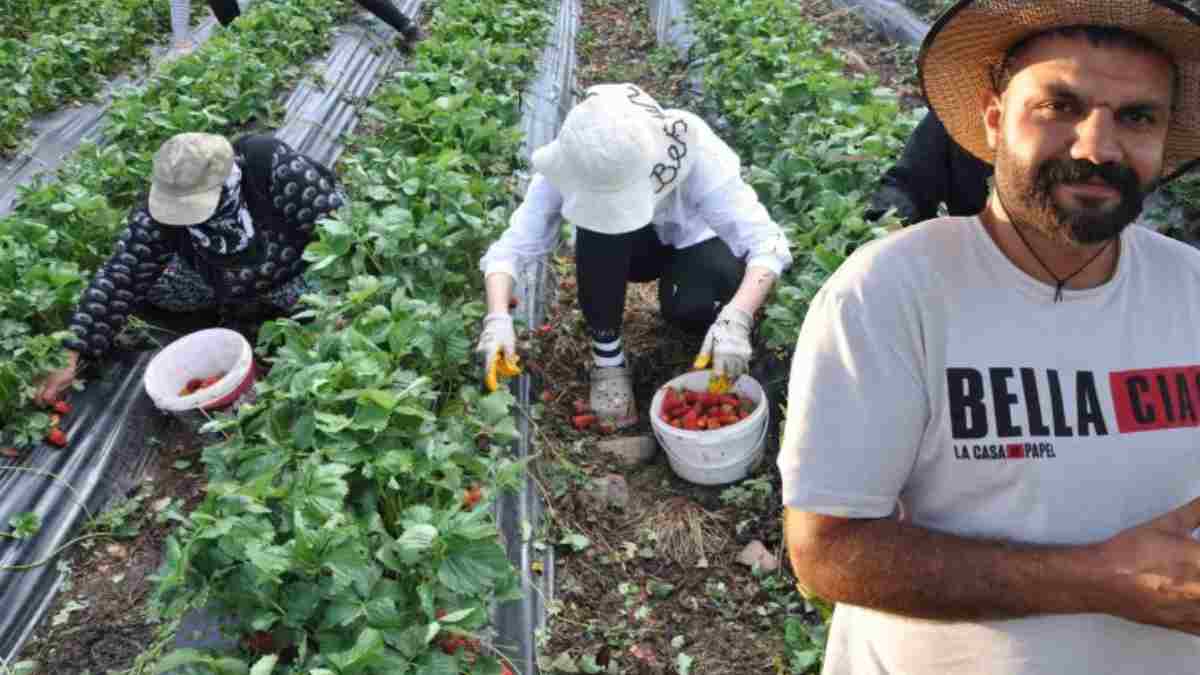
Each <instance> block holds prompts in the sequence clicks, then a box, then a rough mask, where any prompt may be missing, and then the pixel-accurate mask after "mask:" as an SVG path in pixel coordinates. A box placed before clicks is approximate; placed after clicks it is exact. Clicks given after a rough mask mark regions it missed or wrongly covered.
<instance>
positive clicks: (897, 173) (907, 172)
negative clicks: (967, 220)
mask: <svg viewBox="0 0 1200 675" xmlns="http://www.w3.org/2000/svg"><path fill="white" fill-rule="evenodd" d="M991 177H992V166H991V165H990V164H988V163H987V162H984V161H983V160H981V159H979V158H978V157H975V156H974V155H972V154H971V153H969V152H967V151H966V150H963V149H962V148H961V147H959V145H958V144H957V143H955V142H954V141H953V140H952V139H951V138H950V135H949V134H948V133H946V127H944V126H942V122H941V120H939V119H938V118H937V115H935V114H934V113H933V112H930V113H929V114H927V115H925V119H923V120H921V123H920V124H918V125H917V128H916V129H914V130H913V133H912V135H911V136H909V137H908V142H906V143H905V144H904V154H902V155H901V156H900V159H899V160H898V161H897V162H896V163H895V164H894V165H892V167H891V168H889V169H888V170H887V171H885V172H884V174H883V176H881V177H880V179H879V187H878V188H877V189H876V190H875V193H874V194H872V195H871V205H870V207H869V208H868V209H867V212H866V214H865V216H866V218H867V220H879V219H880V218H882V217H883V214H885V213H887V211H888V209H891V208H894V209H896V217H897V218H899V219H900V222H902V223H903V224H904V225H906V226H907V225H913V224H916V223H919V222H922V221H925V220H931V219H933V218H937V217H938V207H940V206H941V205H942V204H945V205H946V211H947V212H948V214H949V215H951V216H973V215H975V214H976V213H979V212H980V211H982V210H983V205H984V203H986V202H987V196H988V179H989V178H991Z"/></svg>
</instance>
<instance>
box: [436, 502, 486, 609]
mask: <svg viewBox="0 0 1200 675" xmlns="http://www.w3.org/2000/svg"><path fill="white" fill-rule="evenodd" d="M482 498H483V490H482V489H480V487H479V486H478V485H472V486H471V487H469V488H467V489H466V490H464V491H463V498H462V505H463V508H464V509H466V510H468V511H470V510H471V509H473V508H475V505H476V504H478V503H479V500H480V499H482ZM438 618H439V619H440V618H442V617H440V616H439V617H438Z"/></svg>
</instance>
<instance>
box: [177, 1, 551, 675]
mask: <svg viewBox="0 0 1200 675" xmlns="http://www.w3.org/2000/svg"><path fill="white" fill-rule="evenodd" d="M547 23H548V20H547V17H546V15H545V12H544V8H543V7H542V5H541V3H540V2H536V1H534V0H486V1H482V2H480V1H474V0H446V1H445V2H442V3H439V5H438V6H437V7H436V9H435V10H434V17H433V22H432V26H433V30H432V35H431V38H430V40H429V41H427V42H426V43H423V44H422V46H421V47H420V48H419V49H418V50H417V53H416V55H415V57H414V59H413V60H412V62H411V63H410V64H409V67H408V69H407V70H400V71H397V72H395V73H392V74H391V75H390V76H389V78H388V80H387V81H385V82H384V83H383V84H382V85H381V86H380V87H379V88H378V89H377V91H376V92H375V94H374V95H373V96H372V97H371V99H370V101H369V102H368V105H369V108H368V109H367V112H366V117H367V118H368V119H373V120H380V121H385V122H386V123H387V124H386V125H382V126H381V128H378V129H376V130H374V132H373V133H371V134H369V135H364V136H361V137H357V138H355V139H353V141H352V143H351V146H350V148H349V149H348V150H349V151H348V153H347V155H346V156H345V157H344V158H343V160H342V162H341V164H342V166H341V174H342V178H343V181H344V182H345V185H346V187H347V190H348V192H349V194H350V197H351V206H350V207H349V208H347V209H343V212H342V213H340V214H339V217H338V218H337V219H331V220H326V221H323V222H322V223H321V224H320V226H319V228H318V240H317V241H315V242H313V243H312V244H310V245H309V247H308V248H307V250H306V252H305V258H306V259H307V260H308V261H309V262H310V263H311V267H310V270H309V274H310V275H311V277H312V278H313V279H314V280H316V281H317V282H318V285H319V288H320V289H321V291H320V292H319V293H313V294H310V295H307V296H305V297H304V298H303V300H302V302H303V303H304V311H303V312H301V313H300V314H299V315H298V316H296V317H294V318H293V319H286V320H279V321H274V322H270V323H268V324H266V325H265V326H264V327H263V328H262V331H261V332H260V335H259V345H258V348H259V350H260V351H261V352H266V353H269V354H270V356H269V357H267V359H268V361H269V362H270V364H271V369H270V372H269V374H268V376H267V378H266V379H265V380H264V381H263V382H260V383H259V385H258V386H257V390H256V394H257V397H256V401H255V403H254V404H252V405H249V406H243V407H242V408H241V409H240V410H239V411H238V413H237V414H236V415H226V416H222V417H219V418H218V420H217V421H216V422H214V423H213V424H212V427H213V428H214V429H221V430H223V431H224V432H225V433H226V434H228V436H229V440H228V441H226V442H224V443H221V444H219V445H215V446H212V447H210V448H208V449H206V450H205V452H204V462H205V464H206V465H207V467H208V473H209V481H210V482H209V485H210V487H209V495H208V498H207V499H206V500H205V501H204V502H203V503H202V504H201V505H200V507H199V508H198V509H197V510H196V511H195V512H193V513H192V514H191V516H190V517H189V518H188V522H187V523H186V525H185V526H184V527H183V528H182V529H181V530H180V531H178V532H177V533H176V535H175V536H173V537H172V538H171V539H170V541H169V542H168V546H167V554H166V561H165V563H164V565H163V567H162V570H161V571H160V585H159V588H158V591H157V595H156V601H157V603H158V606H159V607H160V609H161V611H163V612H164V613H165V614H166V615H167V616H179V615H180V614H181V613H182V612H183V611H185V610H186V609H187V608H188V607H190V606H193V605H195V604H197V603H199V602H213V603H215V604H216V606H217V607H218V608H219V609H221V610H222V611H223V612H225V613H227V614H228V615H229V616H230V617H231V618H232V620H233V621H234V622H235V626H234V630H235V631H237V632H238V633H240V635H241V636H242V638H243V640H242V644H243V645H248V646H251V647H253V645H258V646H260V647H262V646H264V645H269V650H274V651H275V653H278V654H284V655H286V656H285V657H284V659H283V661H284V662H281V663H280V664H279V665H280V666H283V668H284V672H288V673H308V672H329V673H333V672H337V673H389V674H392V673H397V674H398V673H433V672H437V673H462V672H471V673H488V674H494V675H499V674H500V673H502V672H505V669H506V668H507V666H506V665H505V664H504V663H503V660H502V659H501V658H499V656H498V654H497V652H496V651H495V649H494V647H491V646H489V645H490V641H489V640H488V637H489V633H488V617H489V615H490V610H491V607H492V605H493V604H494V603H496V602H499V601H503V600H506V599H511V598H516V597H518V593H519V586H518V584H517V578H516V573H515V571H514V570H513V569H512V567H511V565H510V563H509V561H508V558H507V556H506V554H505V550H504V547H503V546H502V545H501V542H500V540H499V533H498V531H497V529H496V526H495V523H494V521H493V516H492V509H491V506H492V505H493V503H494V500H495V498H496V496H497V494H498V491H499V490H503V489H513V488H516V487H517V486H518V485H520V481H521V480H522V476H523V464H522V463H521V462H519V461H516V460H514V459H512V458H510V457H508V456H507V452H506V450H505V448H506V447H507V446H508V445H509V444H511V443H513V442H514V441H515V440H516V439H517V438H518V436H519V434H518V432H517V427H516V424H515V421H514V420H513V418H512V416H511V412H510V408H511V407H512V405H513V404H514V403H515V401H514V399H513V397H512V396H511V395H510V394H509V393H508V392H507V391H505V390H503V389H501V390H500V391H497V392H495V393H492V394H487V395H484V394H482V393H481V392H480V387H479V383H478V373H477V371H476V369H475V368H474V367H473V355H472V353H471V349H472V337H473V335H472V331H473V329H474V327H475V326H476V325H477V324H478V321H479V319H480V317H481V316H482V314H483V305H482V302H481V301H480V298H481V297H482V293H483V289H482V280H481V279H480V275H479V273H478V271H477V268H476V265H477V261H478V258H479V256H480V255H481V254H482V253H483V251H484V249H485V247H486V246H487V244H488V243H490V241H491V240H493V239H494V238H495V237H496V236H497V235H498V234H499V232H500V231H501V230H502V229H503V227H504V226H505V224H506V216H507V214H508V213H509V212H511V210H512V208H513V206H514V203H513V198H512V197H511V195H510V193H509V191H508V189H507V181H508V179H509V177H510V176H511V175H512V173H513V171H514V170H515V169H516V168H517V166H518V160H517V158H518V153H519V149H520V144H519V141H520V137H519V133H518V132H517V130H516V129H517V123H518V121H519V107H520V106H519V100H518V98H517V96H516V94H515V93H514V92H518V91H520V90H521V89H522V87H523V85H524V83H525V82H526V80H527V78H528V77H529V74H530V72H531V71H532V70H533V61H534V59H535V57H536V56H537V54H538V50H537V49H536V48H535V45H537V44H539V43H540V42H541V35H542V34H543V32H544V30H545V28H546V26H547ZM464 148H471V149H472V151H471V152H466V151H464ZM267 636H269V639H267ZM248 652H249V654H248V656H247V658H246V659H245V660H244V661H242V662H240V663H241V667H242V668H246V667H248V665H249V664H250V663H252V662H254V659H255V658H256V657H257V656H256V655H257V652H256V651H255V649H248ZM215 658H216V657H215V656H212V655H206V654H201V653H198V652H176V653H175V654H172V655H169V656H168V657H167V659H164V661H163V662H162V663H160V667H162V666H163V665H164V664H167V663H170V664H179V663H183V662H187V663H190V664H193V665H194V666H196V667H200V668H207V671H206V672H219V671H218V670H216V666H215V665H214V664H213V661H212V660H213V659H215ZM206 659H207V661H206Z"/></svg>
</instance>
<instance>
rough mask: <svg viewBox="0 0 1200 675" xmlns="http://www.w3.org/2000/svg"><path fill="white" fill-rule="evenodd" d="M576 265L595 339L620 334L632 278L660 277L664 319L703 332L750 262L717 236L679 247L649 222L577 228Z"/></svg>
mask: <svg viewBox="0 0 1200 675" xmlns="http://www.w3.org/2000/svg"><path fill="white" fill-rule="evenodd" d="M575 270H576V276H577V278H578V290H579V306H580V308H582V309H583V317H584V319H585V320H586V321H587V325H588V330H589V332H591V334H592V339H594V340H598V341H601V342H610V341H612V340H614V339H616V338H617V336H619V335H620V334H621V319H622V318H623V317H624V315H625V285H626V284H627V283H628V282H630V281H632V282H646V281H653V280H655V279H658V280H659V284H658V305H659V308H660V310H661V311H662V315H663V318H664V319H666V320H667V321H670V322H671V323H673V324H676V325H678V326H679V327H680V328H683V329H684V330H687V331H690V332H700V331H704V330H706V329H707V328H708V326H709V325H711V324H712V322H713V321H714V320H715V319H716V318H717V313H718V312H719V311H720V308H721V306H722V305H724V304H725V303H726V302H728V301H729V299H730V298H732V297H733V294H734V293H735V292H737V289H738V286H740V285H741V283H742V276H743V275H744V274H745V272H746V264H745V263H744V262H742V261H741V260H739V259H738V258H736V257H734V255H733V252H732V251H730V250H729V246H728V245H727V244H726V243H725V242H723V241H721V240H720V239H718V238H715V237H714V238H712V239H709V240H707V241H704V242H701V243H699V244H695V245H694V246H689V247H687V248H683V249H675V248H672V247H670V246H667V245H665V244H663V243H662V242H661V241H659V239H658V234H657V233H656V232H655V231H654V226H653V225H647V226H646V227H643V228H642V229H640V230H634V231H633V232H628V233H626V234H598V233H596V232H592V231H590V230H585V229H583V228H577V229H576V234H575Z"/></svg>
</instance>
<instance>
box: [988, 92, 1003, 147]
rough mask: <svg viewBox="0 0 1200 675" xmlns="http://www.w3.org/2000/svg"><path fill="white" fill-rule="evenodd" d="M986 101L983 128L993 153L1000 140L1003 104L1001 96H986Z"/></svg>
mask: <svg viewBox="0 0 1200 675" xmlns="http://www.w3.org/2000/svg"><path fill="white" fill-rule="evenodd" d="M984 96H985V98H986V100H985V101H984V104H983V128H984V131H986V132H987V143H988V147H989V148H991V149H992V150H993V151H995V150H996V143H997V141H999V139H1000V125H1001V119H1002V117H1003V115H1001V114H1000V113H1001V110H1002V108H1003V105H1004V104H1003V102H1002V101H1001V98H1000V95H999V94H984Z"/></svg>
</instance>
